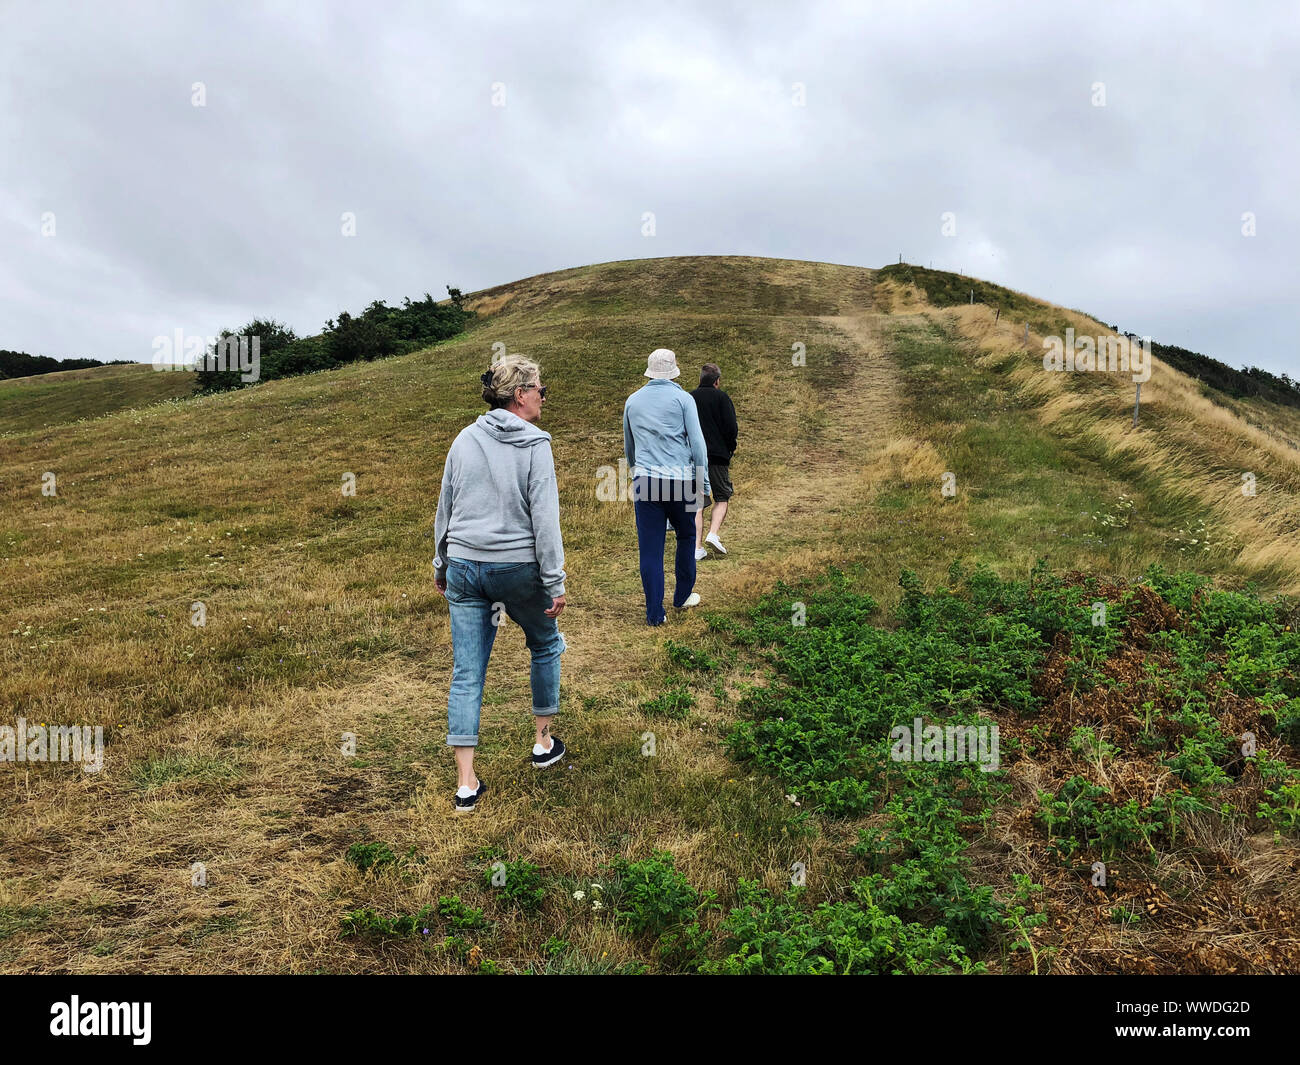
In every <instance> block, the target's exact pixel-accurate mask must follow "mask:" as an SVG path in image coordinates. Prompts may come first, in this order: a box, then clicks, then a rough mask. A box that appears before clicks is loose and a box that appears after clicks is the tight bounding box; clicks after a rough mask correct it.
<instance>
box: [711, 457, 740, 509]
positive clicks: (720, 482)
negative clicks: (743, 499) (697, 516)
mask: <svg viewBox="0 0 1300 1065" xmlns="http://www.w3.org/2000/svg"><path fill="white" fill-rule="evenodd" d="M709 487H710V488H712V489H713V496H712V497H711V498H710V499H709V501H708V503H705V504H704V505H705V506H708V505H709V503H725V502H726V501H727V500H728V499H730V498H731V497H732V496H733V495H735V489H733V488H732V487H731V465H730V464H729V463H726V462H723V463H721V464H720V465H716V466H715V465H714V464H713V463H712V462H710V463H709Z"/></svg>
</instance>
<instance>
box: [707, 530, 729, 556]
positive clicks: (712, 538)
mask: <svg viewBox="0 0 1300 1065" xmlns="http://www.w3.org/2000/svg"><path fill="white" fill-rule="evenodd" d="M704 542H705V543H706V544H712V545H713V546H714V547H716V548H717V549H718V554H720V555H725V554H726V553H727V549H726V548H725V547H723V546H722V541H721V540H719V539H718V534H717V533H709V535H708V536H706V537H705V538H704Z"/></svg>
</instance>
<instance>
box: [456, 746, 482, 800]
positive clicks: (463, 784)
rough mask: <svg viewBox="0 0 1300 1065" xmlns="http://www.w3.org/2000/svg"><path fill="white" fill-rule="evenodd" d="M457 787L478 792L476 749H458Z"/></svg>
mask: <svg viewBox="0 0 1300 1065" xmlns="http://www.w3.org/2000/svg"><path fill="white" fill-rule="evenodd" d="M455 751H456V786H457V787H458V788H473V789H474V790H475V791H478V777H476V776H475V775H474V748H473V747H456V748H455Z"/></svg>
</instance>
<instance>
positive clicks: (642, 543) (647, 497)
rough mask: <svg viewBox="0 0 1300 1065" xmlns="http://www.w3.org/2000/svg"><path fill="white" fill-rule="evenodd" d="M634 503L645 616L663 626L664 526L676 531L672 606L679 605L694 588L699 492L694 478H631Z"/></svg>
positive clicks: (700, 500)
mask: <svg viewBox="0 0 1300 1065" xmlns="http://www.w3.org/2000/svg"><path fill="white" fill-rule="evenodd" d="M632 490H633V495H632V500H633V504H632V505H633V506H634V507H635V508H636V539H637V546H638V548H639V549H640V553H641V586H642V588H644V589H645V619H646V623H647V624H649V625H662V624H663V623H664V621H666V620H667V618H668V615H667V614H666V613H665V612H664V541H665V540H666V539H667V532H668V530H667V527H666V526H667V525H668V524H669V523H671V524H672V527H673V531H674V532H676V533H677V552H676V554H675V556H674V571H675V575H676V577H677V587H676V588H675V589H674V590H673V606H675V607H680V606H681V605H682V604H683V603H684V602H686V600H687V598H688V597H689V596H690V594H691V590H692V589H693V588H694V587H695V512H696V511H697V510H699V509H700V504H701V502H702V501H703V500H702V494H701V493H699V492H696V490H695V482H693V481H670V480H664V479H662V478H655V477H644V476H642V477H636V478H634V479H633V488H632Z"/></svg>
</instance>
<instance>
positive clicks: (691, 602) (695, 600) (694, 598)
mask: <svg viewBox="0 0 1300 1065" xmlns="http://www.w3.org/2000/svg"><path fill="white" fill-rule="evenodd" d="M699 605H700V593H699V592H691V594H690V595H688V596H687V597H686V602H684V603H683V604H682V606H681V609H682V610H685V609H686V608H687V607H688V606H699Z"/></svg>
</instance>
